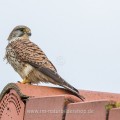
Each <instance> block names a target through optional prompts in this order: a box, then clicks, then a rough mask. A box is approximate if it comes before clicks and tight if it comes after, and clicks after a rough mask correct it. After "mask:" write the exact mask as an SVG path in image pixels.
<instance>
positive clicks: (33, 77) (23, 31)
mask: <svg viewBox="0 0 120 120" xmlns="http://www.w3.org/2000/svg"><path fill="white" fill-rule="evenodd" d="M30 36H31V30H30V28H28V27H27V26H23V25H20V26H16V27H15V28H14V29H13V30H12V32H11V33H10V35H9V37H8V41H9V43H8V45H7V47H6V55H5V58H6V59H7V61H8V63H9V64H11V66H12V67H13V68H14V70H15V71H16V72H17V73H18V74H19V75H20V76H21V78H22V79H23V80H22V81H21V83H23V84H25V83H39V82H44V83H48V82H49V83H52V84H55V85H59V86H62V87H64V88H65V89H67V90H68V91H70V92H71V93H72V94H74V95H76V96H77V97H79V98H80V99H81V100H82V101H83V100H84V97H83V96H81V95H80V94H79V92H78V90H77V89H76V88H74V87H73V86H72V85H70V84H69V83H68V82H66V81H65V80H64V79H63V78H61V77H60V75H59V74H58V73H57V70H56V68H55V67H54V65H53V64H52V63H51V62H50V60H49V59H48V58H47V56H46V55H45V54H44V52H43V51H42V50H41V49H40V48H39V47H38V46H37V45H36V44H34V43H33V42H31V41H30V40H29V37H30Z"/></svg>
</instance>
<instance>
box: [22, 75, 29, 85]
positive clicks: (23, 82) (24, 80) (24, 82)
mask: <svg viewBox="0 0 120 120" xmlns="http://www.w3.org/2000/svg"><path fill="white" fill-rule="evenodd" d="M20 83H22V84H26V83H29V84H31V82H30V80H29V79H28V77H25V78H24V79H23V80H22V81H20Z"/></svg>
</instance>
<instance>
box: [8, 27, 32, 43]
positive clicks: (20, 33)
mask: <svg viewBox="0 0 120 120" xmlns="http://www.w3.org/2000/svg"><path fill="white" fill-rule="evenodd" d="M30 36H31V30H30V28H28V27H27V26H24V25H19V26H16V27H15V28H14V29H13V30H12V32H11V33H10V35H9V37H8V40H9V41H11V40H13V39H16V38H25V39H26V38H29V37H30Z"/></svg>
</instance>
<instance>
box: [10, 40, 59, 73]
mask: <svg viewBox="0 0 120 120" xmlns="http://www.w3.org/2000/svg"><path fill="white" fill-rule="evenodd" d="M9 45H10V47H12V48H13V49H14V51H15V53H16V54H17V58H18V59H19V60H21V61H23V62H26V63H29V64H30V63H34V64H36V65H37V66H39V67H45V68H49V69H51V70H52V71H54V72H57V70H56V68H55V67H54V65H53V64H52V63H51V62H50V61H49V59H48V58H47V56H46V55H45V54H44V52H43V51H42V50H41V49H40V48H39V47H38V46H37V45H36V44H34V43H33V42H31V41H30V40H17V41H13V42H11V43H10V44H9Z"/></svg>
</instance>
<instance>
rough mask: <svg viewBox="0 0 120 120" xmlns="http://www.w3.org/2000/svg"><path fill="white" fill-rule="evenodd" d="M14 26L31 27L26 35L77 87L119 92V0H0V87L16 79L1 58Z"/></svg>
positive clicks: (67, 79)
mask: <svg viewBox="0 0 120 120" xmlns="http://www.w3.org/2000/svg"><path fill="white" fill-rule="evenodd" d="M16 25H26V26H28V27H30V28H31V30H32V37H31V40H32V41H33V42H34V43H36V44H37V45H39V46H40V47H41V48H42V50H43V51H44V52H45V53H46V55H47V56H48V58H49V59H50V60H51V61H52V63H53V64H54V65H55V66H56V68H57V70H58V73H59V74H60V75H61V76H62V77H63V78H64V79H65V80H66V81H68V82H69V83H70V84H72V85H73V86H75V87H76V88H78V89H85V90H94V91H106V92H116V93H119V92H120V1H119V0H0V52H1V54H0V81H1V82H0V91H1V90H2V89H3V87H4V86H5V85H6V84H7V83H10V82H17V81H19V80H21V78H20V77H19V75H18V74H17V73H16V72H15V71H14V70H13V68H12V67H11V66H10V65H9V64H6V61H3V57H4V54H5V47H6V45H7V44H8V42H7V37H8V35H9V33H10V32H11V30H12V29H13V28H14V27H15V26H16Z"/></svg>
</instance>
